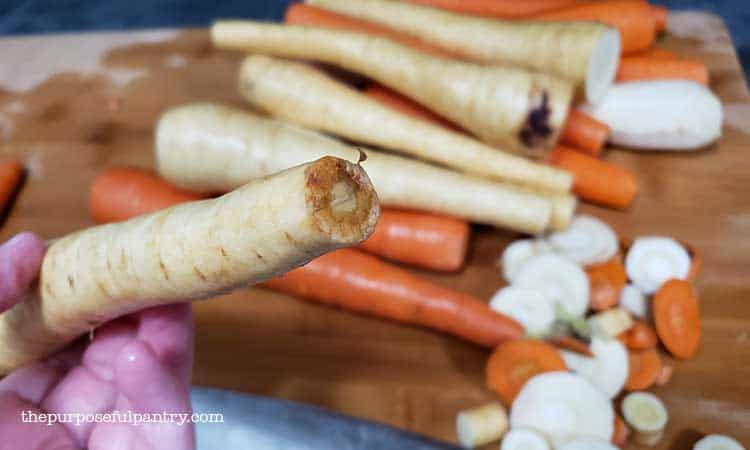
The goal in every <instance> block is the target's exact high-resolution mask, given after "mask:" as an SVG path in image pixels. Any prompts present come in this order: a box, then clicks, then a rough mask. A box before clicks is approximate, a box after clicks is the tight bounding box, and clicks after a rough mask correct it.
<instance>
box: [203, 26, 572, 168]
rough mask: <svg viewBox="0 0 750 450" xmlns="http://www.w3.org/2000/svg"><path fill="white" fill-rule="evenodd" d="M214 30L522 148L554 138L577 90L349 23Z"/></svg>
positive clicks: (250, 48)
mask: <svg viewBox="0 0 750 450" xmlns="http://www.w3.org/2000/svg"><path fill="white" fill-rule="evenodd" d="M211 37H212V40H213V42H214V44H215V45H216V46H217V47H219V48H224V49H234V50H242V51H247V52H252V53H264V54H269V55H274V56H283V57H289V58H302V59H308V60H315V61H320V62H325V63H329V64H333V65H336V66H338V67H341V68H344V69H347V70H350V71H353V72H356V73H359V74H362V75H366V76H368V77H370V78H372V79H374V80H377V81H379V82H380V83H381V84H383V85H385V86H388V87H390V88H391V89H394V90H396V91H398V92H400V93H402V94H403V95H405V96H407V97H410V98H412V99H413V100H415V101H417V102H419V103H421V104H423V105H425V106H427V107H429V108H430V109H432V110H434V111H435V112H437V113H439V114H441V115H443V116H444V117H446V118H448V119H450V120H452V121H454V122H455V123H457V124H460V125H461V126H463V127H464V128H465V129H467V130H469V131H471V132H473V133H474V134H476V135H477V136H479V137H480V138H482V139H483V140H484V141H486V142H488V143H490V144H492V145H499V146H503V147H504V148H506V149H508V150H512V151H517V152H519V153H524V154H540V153H542V152H543V151H544V150H546V149H549V148H550V147H552V146H553V145H554V144H555V143H556V142H557V136H558V133H559V132H560V130H561V128H562V126H563V123H564V121H565V118H566V116H567V114H568V109H569V106H570V101H571V98H572V96H573V87H572V85H571V84H570V83H569V82H567V81H563V80H560V79H556V78H552V77H549V76H546V75H541V74H533V73H529V72H526V71H524V70H521V69H515V68H510V67H499V66H496V67H485V66H481V65H479V64H474V63H468V62H462V61H455V60H449V59H442V58H437V57H434V56H430V55H427V54H425V53H422V52H420V51H418V50H415V49H412V48H410V47H407V46H404V45H401V44H397V43H395V42H393V41H391V40H389V39H386V38H383V37H379V36H369V35H366V34H362V33H356V32H351V31H342V30H331V29H324V28H314V27H302V26H283V25H275V24H269V23H260V22H251V21H225V22H217V23H215V24H214V26H213V27H212V28H211Z"/></svg>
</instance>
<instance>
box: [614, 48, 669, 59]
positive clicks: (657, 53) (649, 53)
mask: <svg viewBox="0 0 750 450" xmlns="http://www.w3.org/2000/svg"><path fill="white" fill-rule="evenodd" d="M630 56H633V57H636V56H641V57H644V58H661V59H680V58H681V56H680V55H678V54H677V53H675V52H673V51H672V50H667V49H664V48H659V47H651V48H649V49H646V50H644V51H642V52H638V53H633V54H631V55H628V56H623V58H629V57H630Z"/></svg>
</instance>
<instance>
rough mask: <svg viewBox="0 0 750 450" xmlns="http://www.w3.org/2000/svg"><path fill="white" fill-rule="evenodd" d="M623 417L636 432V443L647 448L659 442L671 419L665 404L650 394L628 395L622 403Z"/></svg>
mask: <svg viewBox="0 0 750 450" xmlns="http://www.w3.org/2000/svg"><path fill="white" fill-rule="evenodd" d="M622 415H623V417H624V418H625V422H627V424H628V425H630V427H631V428H632V429H633V431H634V432H635V433H634V435H633V437H634V439H635V441H636V442H637V443H639V444H641V445H646V446H652V445H656V443H657V442H659V440H660V439H661V437H662V434H663V432H664V427H666V425H667V420H668V419H669V415H668V414H667V408H666V407H665V406H664V403H662V401H661V400H659V398H658V397H657V396H655V395H654V394H651V393H648V392H633V393H631V394H628V395H627V396H626V397H625V399H623V401H622Z"/></svg>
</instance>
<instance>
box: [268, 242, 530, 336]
mask: <svg viewBox="0 0 750 450" xmlns="http://www.w3.org/2000/svg"><path fill="white" fill-rule="evenodd" d="M263 286H264V287H266V288H269V289H272V290H276V291H279V292H283V293H286V294H290V295H294V296H297V297H301V298H304V299H308V300H311V301H314V302H317V303H322V304H326V305H330V306H337V307H340V308H342V309H345V310H347V311H352V312H356V313H362V314H367V315H371V316H375V317H380V318H383V319H388V320H393V321H396V322H402V323H406V324H410V325H419V326H423V327H427V328H431V329H434V330H438V331H442V332H445V333H448V334H452V335H453V336H456V337H459V338H462V339H465V340H467V341H469V342H473V343H476V344H479V345H482V346H485V347H495V346H497V345H499V344H501V343H503V342H505V341H507V340H511V339H519V338H521V337H522V336H523V334H524V330H523V327H522V326H521V325H520V324H519V323H518V322H516V321H514V320H513V319H511V318H509V317H507V316H504V315H502V314H499V313H497V312H495V311H493V310H492V309H490V307H489V306H488V305H487V303H485V302H483V301H481V300H478V299H476V298H474V297H472V296H470V295H467V294H463V293H460V292H457V291H454V290H452V289H449V288H447V287H443V286H440V285H437V284H434V283H432V282H430V281H428V280H426V279H424V278H420V277H418V276H417V275H414V274H412V273H410V272H408V271H406V270H404V269H401V268H399V267H396V266H394V265H391V264H388V263H386V262H384V261H382V260H380V259H379V258H377V257H375V256H371V255H367V254H365V253H362V252H359V251H357V250H353V249H342V250H338V251H335V252H332V253H328V254H326V255H323V256H322V257H319V258H317V259H315V260H313V261H312V262H310V263H309V264H307V265H305V266H303V267H300V268H298V269H296V270H293V271H291V272H288V273H287V274H285V275H283V276H281V277H277V278H273V279H271V280H269V281H267V282H265V283H263Z"/></svg>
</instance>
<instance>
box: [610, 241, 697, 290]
mask: <svg viewBox="0 0 750 450" xmlns="http://www.w3.org/2000/svg"><path fill="white" fill-rule="evenodd" d="M625 271H626V272H627V274H628V278H630V280H631V281H632V282H633V284H635V285H636V286H637V287H638V288H639V289H640V290H641V291H643V292H644V293H645V294H653V293H654V292H656V291H658V290H659V288H660V287H661V285H662V284H664V282H665V281H667V280H671V279H672V278H677V279H680V280H685V279H687V276H688V273H690V254H688V252H687V250H685V247H683V246H682V245H680V243H679V242H677V241H676V240H674V239H672V238H668V237H641V238H637V239H636V240H635V242H633V245H632V246H631V247H630V250H628V255H627V257H626V258H625Z"/></svg>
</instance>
